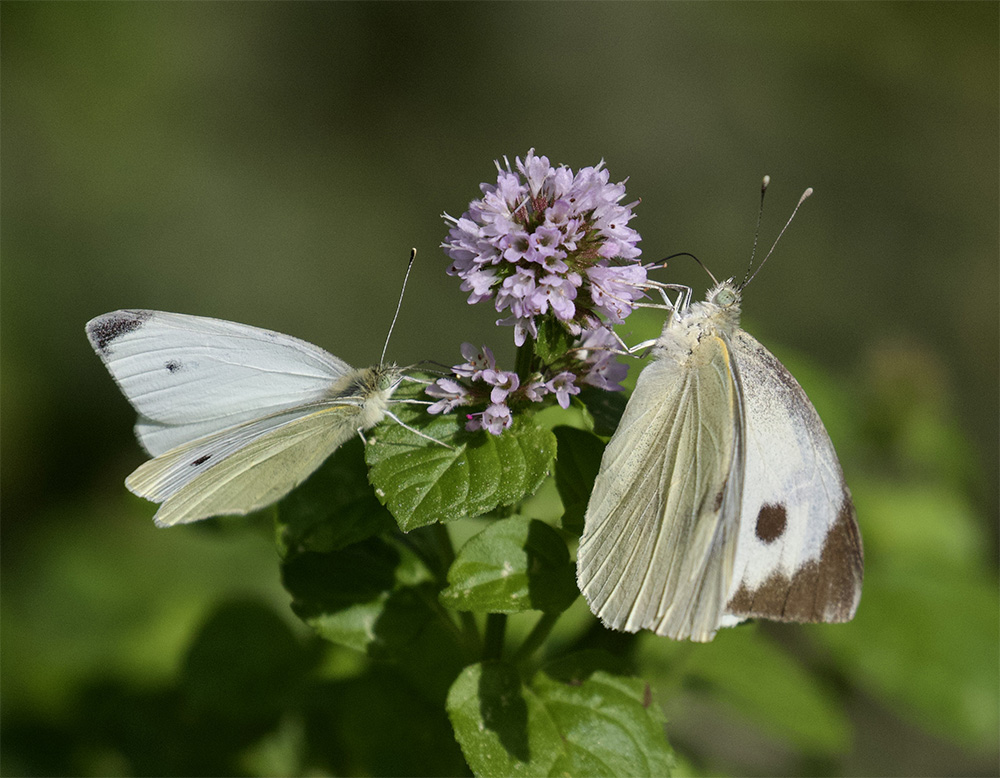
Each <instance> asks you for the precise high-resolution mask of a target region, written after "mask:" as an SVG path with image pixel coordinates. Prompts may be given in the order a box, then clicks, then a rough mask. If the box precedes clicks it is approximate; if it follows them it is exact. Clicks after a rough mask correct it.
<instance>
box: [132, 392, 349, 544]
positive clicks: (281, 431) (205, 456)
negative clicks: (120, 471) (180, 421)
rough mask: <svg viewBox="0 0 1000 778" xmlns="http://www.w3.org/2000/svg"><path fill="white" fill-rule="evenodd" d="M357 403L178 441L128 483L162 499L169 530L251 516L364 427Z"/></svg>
mask: <svg viewBox="0 0 1000 778" xmlns="http://www.w3.org/2000/svg"><path fill="white" fill-rule="evenodd" d="M363 414H364V411H363V409H362V408H361V407H359V406H358V405H356V404H328V405H326V406H325V407H322V408H320V409H319V410H317V409H316V408H315V407H313V408H306V409H302V408H299V409H294V410H292V411H286V412H280V413H277V414H273V415H272V416H269V417H267V418H264V419H258V420H255V421H251V422H247V423H244V424H242V425H238V426H236V427H234V428H232V429H228V430H224V431H222V432H219V433H216V434H214V435H210V436H208V437H205V438H201V439H199V440H195V441H193V442H190V443H187V444H185V445H182V446H179V447H177V448H175V449H173V450H171V451H168V452H167V453H165V454H161V455H160V456H158V457H156V458H155V459H151V460H150V461H148V462H146V463H145V464H143V465H141V466H140V467H139V468H137V469H136V470H135V471H134V472H133V473H132V474H131V475H130V476H129V477H128V478H127V479H126V481H125V484H126V486H128V488H129V489H130V490H131V491H132V492H134V493H135V494H137V495H139V496H140V497H145V498H146V499H148V500H152V501H153V502H161V503H163V504H162V505H161V506H160V509H159V510H158V511H157V512H156V515H155V516H154V517H153V520H154V521H155V522H156V524H157V525H158V526H161V527H169V526H173V525H175V524H186V523H188V522H192V521H197V520H199V519H204V518H208V517H210V516H217V515H223V514H233V513H239V514H244V513H250V512H251V511H255V510H258V509H260V508H263V507H265V506H266V505H269V504H271V503H273V502H275V501H276V500H279V499H281V498H282V497H284V496H285V495H286V494H287V493H288V492H290V491H291V490H292V489H294V488H295V487H296V486H298V485H299V484H300V483H301V482H302V481H304V480H305V479H306V478H307V477H308V476H309V475H310V474H311V473H312V472H313V471H314V470H315V469H316V468H318V467H319V466H320V465H321V464H322V463H323V461H324V460H325V459H326V458H327V457H328V456H330V454H332V453H333V452H334V451H335V450H336V449H337V448H339V447H340V446H341V445H342V444H343V443H345V442H346V441H347V440H348V439H350V437H351V436H352V435H354V434H355V433H356V432H357V430H358V428H359V427H360V426H363V424H364V419H363Z"/></svg>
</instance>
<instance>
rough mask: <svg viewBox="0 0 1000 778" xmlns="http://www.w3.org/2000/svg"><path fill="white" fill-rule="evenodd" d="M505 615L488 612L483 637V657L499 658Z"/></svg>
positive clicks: (504, 628)
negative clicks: (484, 635)
mask: <svg viewBox="0 0 1000 778" xmlns="http://www.w3.org/2000/svg"><path fill="white" fill-rule="evenodd" d="M506 631H507V615H506V614H504V613H490V614H488V615H487V616H486V637H485V638H484V639H483V659H499V658H500V657H501V656H502V655H503V639H504V633H505V632H506Z"/></svg>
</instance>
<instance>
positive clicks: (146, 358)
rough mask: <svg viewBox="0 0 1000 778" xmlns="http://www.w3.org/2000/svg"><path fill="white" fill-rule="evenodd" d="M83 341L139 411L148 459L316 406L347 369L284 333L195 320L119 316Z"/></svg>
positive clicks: (95, 325)
mask: <svg viewBox="0 0 1000 778" xmlns="http://www.w3.org/2000/svg"><path fill="white" fill-rule="evenodd" d="M87 336H88V338H89V339H90V343H91V345H92V346H93V347H94V350H95V351H96V352H97V353H98V355H99V356H100V357H101V359H102V360H103V361H104V364H105V365H106V366H107V368H108V370H109V371H110V372H111V375H112V376H113V377H114V379H115V381H116V382H117V383H118V385H119V387H121V390H122V392H123V394H124V395H125V396H126V397H127V398H128V400H129V402H130V403H131V404H132V406H133V407H134V408H135V409H136V410H137V411H138V413H139V421H138V423H137V424H136V434H137V436H138V437H139V440H140V442H141V443H142V444H143V446H144V447H145V449H146V450H147V451H148V452H149V453H150V454H152V455H153V456H156V455H158V454H162V453H164V452H166V451H169V450H170V449H172V448H175V447H176V446H180V445H182V444H184V443H188V442H190V441H192V440H196V439H198V438H201V437H204V436H206V435H211V434H212V433H215V432H219V431H221V430H223V429H228V428H230V427H234V426H236V425H238V424H240V423H242V422H246V421H249V420H251V419H257V418H259V417H261V416H265V415H268V414H271V413H274V412H276V411H280V410H282V409H289V408H293V407H296V406H301V405H305V404H308V403H310V402H315V401H318V400H321V399H322V398H323V396H324V393H325V392H326V391H327V390H328V388H329V387H330V385H331V383H333V382H335V381H336V380H338V379H339V378H341V377H342V376H344V375H345V374H346V373H348V372H350V371H351V367H350V366H349V365H347V364H346V363H345V362H343V361H342V360H340V359H338V358H337V357H335V356H333V355H332V354H329V353H327V352H326V351H324V350H323V349H321V348H319V347H318V346H314V345H312V344H310V343H307V342H305V341H303V340H299V339H298V338H293V337H292V336H290V335H283V334H281V333H279V332H273V331H271V330H265V329H260V328H258V327H251V326H248V325H246V324H237V323H235V322H228V321H222V320H220V319H212V318H208V317H204V316H188V315H186V314H180V313H167V312H163V311H148V310H121V311H114V312H112V313H106V314H104V315H103V316H98V317H97V318H95V319H92V320H91V321H90V322H88V323H87Z"/></svg>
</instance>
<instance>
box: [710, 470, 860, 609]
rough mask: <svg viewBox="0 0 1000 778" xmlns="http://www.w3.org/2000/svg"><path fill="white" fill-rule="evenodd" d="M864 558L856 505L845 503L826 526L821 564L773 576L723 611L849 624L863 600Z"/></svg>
mask: <svg viewBox="0 0 1000 778" xmlns="http://www.w3.org/2000/svg"><path fill="white" fill-rule="evenodd" d="M863 574H864V553H863V551H862V548H861V535H860V533H859V532H858V524H857V519H856V518H855V512H854V504H853V503H852V502H851V497H850V492H848V491H847V489H846V487H845V489H844V503H843V505H842V506H841V508H840V512H839V513H838V514H837V520H836V521H835V522H834V523H833V525H832V526H831V527H830V531H829V532H828V533H827V535H826V540H825V541H824V543H823V551H822V553H821V554H820V558H819V560H818V561H817V560H813V561H811V562H807V563H806V564H804V565H803V566H802V567H800V568H799V569H798V570H796V571H795V574H794V575H793V576H792V577H791V579H789V578H788V577H787V576H785V575H782V574H781V573H775V574H774V575H772V576H771V577H770V578H768V579H767V580H766V581H764V583H763V584H761V585H760V587H758V588H757V589H755V590H752V591H751V590H750V589H747V588H746V586H745V585H744V584H740V588H739V589H737V590H736V592H735V593H734V594H733V596H732V598H731V599H730V600H729V604H728V605H727V606H726V610H727V612H729V613H731V614H733V615H736V616H744V617H747V618H755V617H756V618H765V619H774V620H775V621H826V622H839V621H850V620H851V619H852V618H854V612H855V611H856V610H857V607H858V601H859V600H860V598H861V581H862V577H863Z"/></svg>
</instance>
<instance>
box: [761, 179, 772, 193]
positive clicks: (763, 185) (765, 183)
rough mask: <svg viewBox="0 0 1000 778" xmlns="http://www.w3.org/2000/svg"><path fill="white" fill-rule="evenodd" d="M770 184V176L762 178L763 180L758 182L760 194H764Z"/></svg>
mask: <svg viewBox="0 0 1000 778" xmlns="http://www.w3.org/2000/svg"><path fill="white" fill-rule="evenodd" d="M770 183H771V177H770V176H764V178H763V179H762V180H761V182H760V191H761V194H763V193H764V191H765V190H766V189H767V187H768V185H769V184H770Z"/></svg>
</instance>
